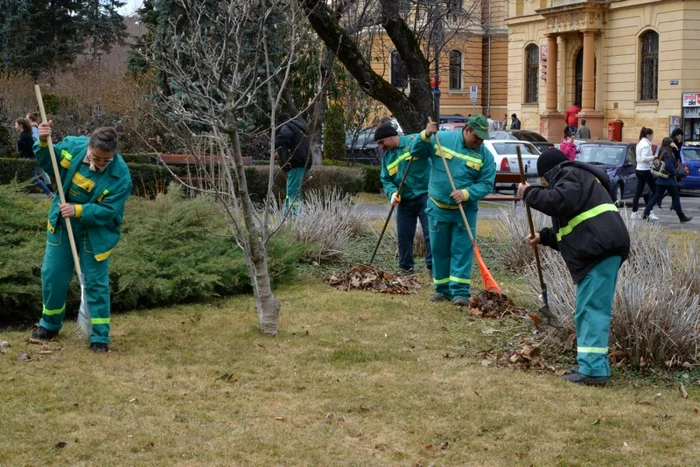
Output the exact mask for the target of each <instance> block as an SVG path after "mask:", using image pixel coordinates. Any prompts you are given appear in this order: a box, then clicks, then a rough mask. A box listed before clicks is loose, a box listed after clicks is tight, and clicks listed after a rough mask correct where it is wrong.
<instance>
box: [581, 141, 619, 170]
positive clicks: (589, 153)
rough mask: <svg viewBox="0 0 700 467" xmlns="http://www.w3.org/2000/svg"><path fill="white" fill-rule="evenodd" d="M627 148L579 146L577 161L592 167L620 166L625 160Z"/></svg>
mask: <svg viewBox="0 0 700 467" xmlns="http://www.w3.org/2000/svg"><path fill="white" fill-rule="evenodd" d="M626 149H627V146H598V145H585V144H584V145H583V146H581V155H580V156H579V157H578V160H580V161H581V162H587V163H589V164H594V165H612V166H619V165H622V161H624V160H625V151H626Z"/></svg>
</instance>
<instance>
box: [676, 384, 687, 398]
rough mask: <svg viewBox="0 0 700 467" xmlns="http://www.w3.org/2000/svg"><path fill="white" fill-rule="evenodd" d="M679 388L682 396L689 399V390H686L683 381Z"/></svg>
mask: <svg viewBox="0 0 700 467" xmlns="http://www.w3.org/2000/svg"><path fill="white" fill-rule="evenodd" d="M678 390H679V391H680V392H681V397H682V398H683V399H687V398H688V391H686V390H685V386H684V385H683V383H681V385H680V386H678Z"/></svg>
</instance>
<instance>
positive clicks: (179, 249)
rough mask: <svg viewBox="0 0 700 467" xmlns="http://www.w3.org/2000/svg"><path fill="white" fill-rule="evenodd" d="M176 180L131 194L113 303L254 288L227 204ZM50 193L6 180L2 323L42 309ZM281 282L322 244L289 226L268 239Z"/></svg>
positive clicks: (170, 301) (175, 300)
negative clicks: (37, 194) (41, 195)
mask: <svg viewBox="0 0 700 467" xmlns="http://www.w3.org/2000/svg"><path fill="white" fill-rule="evenodd" d="M181 193H182V189H181V188H180V187H179V186H177V185H175V186H174V187H172V188H171V189H169V190H168V193H167V194H161V195H159V196H158V197H157V198H156V199H155V200H147V199H143V198H137V197H131V198H130V199H129V200H128V201H127V206H126V212H125V218H124V224H123V225H122V238H121V241H120V242H119V245H118V246H117V248H116V249H115V251H114V255H113V256H112V258H111V261H112V263H111V265H110V288H111V294H112V295H111V299H112V311H113V312H121V311H126V310H132V309H138V308H145V307H149V308H150V307H160V306H170V305H175V304H179V303H187V302H193V301H205V300H212V299H215V298H216V297H221V296H227V295H234V294H240V293H248V292H250V290H251V285H250V278H249V275H248V270H247V268H246V264H245V259H244V257H243V253H242V252H241V250H240V249H239V248H238V247H237V246H236V244H235V242H233V241H232V240H230V239H228V238H225V237H222V236H219V235H212V234H211V232H214V233H219V234H222V233H227V228H226V222H225V220H224V218H223V216H222V214H221V210H220V208H219V206H218V205H217V204H216V203H213V202H212V201H211V200H210V199H209V198H207V197H204V196H200V197H197V198H194V199H182V194H181ZM47 211H48V201H46V200H41V201H38V200H35V199H31V198H28V197H26V196H25V195H24V194H23V193H22V192H21V190H20V189H19V188H18V185H13V184H10V185H0V244H2V245H3V247H2V248H1V249H0V326H7V325H11V324H17V323H22V322H23V323H29V322H34V321H36V320H38V319H39V317H40V316H41V311H42V298H41V264H42V261H43V256H44V251H45V246H46V215H47ZM268 248H269V254H270V256H269V264H270V271H271V274H272V277H273V281H274V282H275V284H277V283H280V282H284V281H287V280H289V279H290V278H291V277H292V273H293V271H294V266H295V264H297V263H299V262H301V261H307V260H308V259H309V258H312V257H314V256H315V255H316V254H317V253H318V252H317V247H316V246H314V245H307V244H300V243H297V242H296V241H295V240H294V238H293V235H292V234H290V233H288V232H287V231H285V230H283V231H281V232H280V234H279V235H278V236H276V237H274V238H272V239H271V241H270V242H269V243H268ZM79 299H80V290H79V284H78V282H77V281H76V280H73V282H72V283H71V287H70V289H69V294H68V301H67V307H66V309H67V310H68V315H69V316H75V313H76V311H77V308H78V305H79Z"/></svg>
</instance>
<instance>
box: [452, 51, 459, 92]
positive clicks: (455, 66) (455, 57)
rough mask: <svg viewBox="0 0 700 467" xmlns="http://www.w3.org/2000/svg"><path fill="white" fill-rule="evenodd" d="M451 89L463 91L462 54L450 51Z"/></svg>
mask: <svg viewBox="0 0 700 467" xmlns="http://www.w3.org/2000/svg"><path fill="white" fill-rule="evenodd" d="M450 89H462V52H460V51H459V50H450Z"/></svg>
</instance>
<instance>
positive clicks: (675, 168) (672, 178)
mask: <svg viewBox="0 0 700 467" xmlns="http://www.w3.org/2000/svg"><path fill="white" fill-rule="evenodd" d="M660 157H661V160H663V161H664V165H665V166H666V171H667V172H668V174H669V175H668V178H663V177H656V184H657V185H665V186H670V185H675V184H676V178H677V177H678V173H679V172H680V171H681V170H685V169H683V168H682V167H681V166H680V165H679V164H678V162H677V161H676V157H675V156H674V155H673V154H671V153H670V152H664V153H663V154H662V155H661V156H660Z"/></svg>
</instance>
